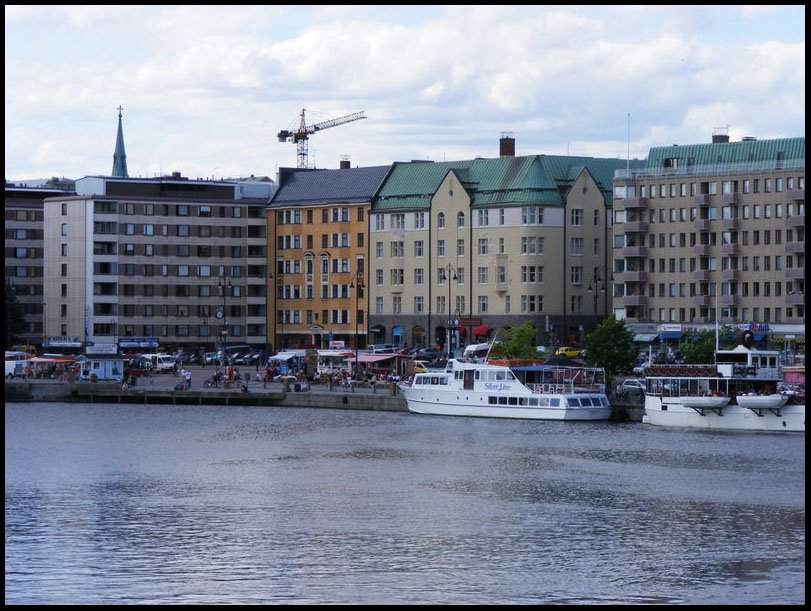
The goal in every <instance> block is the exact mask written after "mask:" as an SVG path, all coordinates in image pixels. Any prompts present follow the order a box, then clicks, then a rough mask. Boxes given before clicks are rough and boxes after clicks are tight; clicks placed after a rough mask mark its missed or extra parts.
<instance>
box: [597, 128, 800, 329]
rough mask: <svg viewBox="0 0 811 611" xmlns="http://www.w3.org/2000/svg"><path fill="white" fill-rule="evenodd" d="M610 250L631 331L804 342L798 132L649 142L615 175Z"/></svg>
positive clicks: (617, 298) (619, 309)
mask: <svg viewBox="0 0 811 611" xmlns="http://www.w3.org/2000/svg"><path fill="white" fill-rule="evenodd" d="M612 253H613V257H612V258H613V270H612V271H613V275H614V281H615V283H614V294H613V300H612V307H613V311H614V312H615V314H616V315H617V316H618V317H619V318H621V319H624V320H625V321H626V324H627V325H628V327H629V328H631V329H633V330H635V331H636V332H637V333H648V334H651V335H653V336H655V335H657V334H666V337H672V338H674V339H678V338H680V337H681V336H682V335H684V334H689V333H691V332H694V331H700V330H706V329H711V328H714V327H715V324H716V320H717V321H718V323H720V324H722V325H731V326H733V327H736V328H751V329H752V330H754V331H755V332H756V339H765V338H766V336H771V337H781V338H786V339H789V340H791V339H796V340H799V339H800V337H803V338H804V323H805V301H804V294H805V138H785V139H775V140H762V141H758V140H755V139H753V138H746V139H744V140H742V141H740V142H730V141H729V137H728V136H727V135H726V134H724V133H718V134H715V135H714V136H713V141H712V142H711V143H705V144H696V145H673V146H667V147H658V148H654V149H651V151H650V154H649V156H648V158H647V160H646V165H645V167H644V168H638V169H632V170H630V171H625V170H618V171H617V173H616V176H615V180H614V237H613V244H612Z"/></svg>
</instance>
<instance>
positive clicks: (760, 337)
mask: <svg viewBox="0 0 811 611" xmlns="http://www.w3.org/2000/svg"><path fill="white" fill-rule="evenodd" d="M764 337H766V334H765V333H755V341H756V342H761V341H763V338H764Z"/></svg>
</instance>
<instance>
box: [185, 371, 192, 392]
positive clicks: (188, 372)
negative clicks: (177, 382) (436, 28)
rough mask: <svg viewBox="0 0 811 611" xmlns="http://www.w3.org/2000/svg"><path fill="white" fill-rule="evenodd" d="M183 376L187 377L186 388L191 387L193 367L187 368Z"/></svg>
mask: <svg viewBox="0 0 811 611" xmlns="http://www.w3.org/2000/svg"><path fill="white" fill-rule="evenodd" d="M183 377H184V378H185V379H186V390H190V389H191V369H186V370H185V373H184V374H183Z"/></svg>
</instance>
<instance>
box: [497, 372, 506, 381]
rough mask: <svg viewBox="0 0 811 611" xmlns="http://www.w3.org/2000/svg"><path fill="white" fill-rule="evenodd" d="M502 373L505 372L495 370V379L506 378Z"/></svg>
mask: <svg viewBox="0 0 811 611" xmlns="http://www.w3.org/2000/svg"><path fill="white" fill-rule="evenodd" d="M504 373H505V372H503V371H497V372H496V380H504V379H506V376H505V375H504Z"/></svg>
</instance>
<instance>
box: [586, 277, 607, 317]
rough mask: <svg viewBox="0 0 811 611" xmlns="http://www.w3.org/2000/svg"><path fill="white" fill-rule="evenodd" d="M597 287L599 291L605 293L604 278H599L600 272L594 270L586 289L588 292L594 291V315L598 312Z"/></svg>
mask: <svg viewBox="0 0 811 611" xmlns="http://www.w3.org/2000/svg"><path fill="white" fill-rule="evenodd" d="M592 284H594V289H592V288H591V285H592ZM598 287H599V289H600V292H601V293H605V280H603V279H602V278H600V272H598V271H595V272H594V275H593V276H592V277H591V282H589V288H588V289H587V290H588V292H589V293H594V315H595V316H596V315H597V314H598V312H597V288H598Z"/></svg>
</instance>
